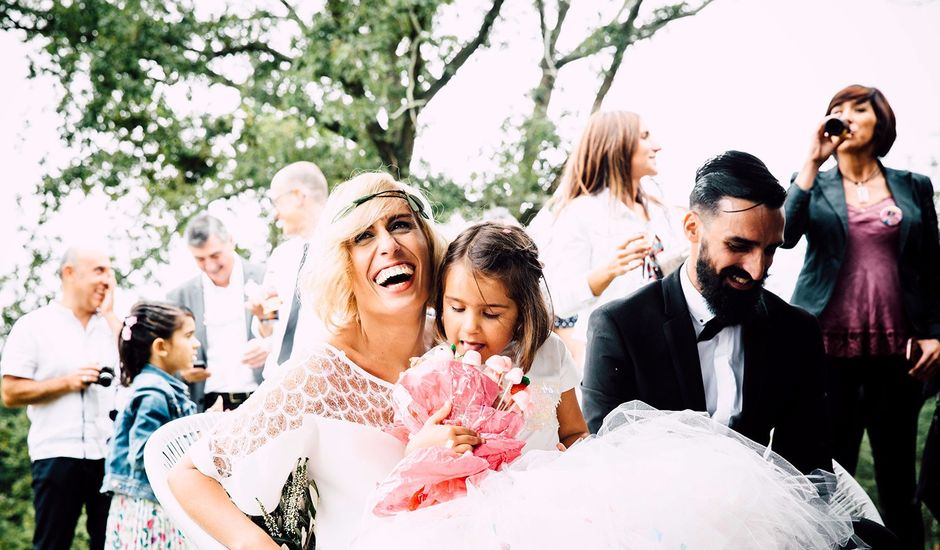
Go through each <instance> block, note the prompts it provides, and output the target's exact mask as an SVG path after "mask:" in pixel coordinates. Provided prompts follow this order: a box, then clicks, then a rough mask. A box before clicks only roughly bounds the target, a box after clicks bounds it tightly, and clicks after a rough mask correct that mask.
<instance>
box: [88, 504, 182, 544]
mask: <svg viewBox="0 0 940 550" xmlns="http://www.w3.org/2000/svg"><path fill="white" fill-rule="evenodd" d="M105 548H108V549H114V550H123V549H138V548H139V549H148V550H149V549H157V548H160V549H166V550H177V549H180V550H183V549H186V548H189V545H187V544H186V538H185V537H184V536H183V533H181V532H180V530H179V529H177V528H176V526H175V525H173V522H172V521H170V518H169V517H168V516H167V515H166V514H165V513H164V512H163V508H161V507H160V505H159V504H157V503H156V502H154V501H152V500H147V499H144V498H134V497H129V496H127V495H118V494H116V495H114V498H112V499H111V509H110V511H109V512H108V529H107V538H106V539H105Z"/></svg>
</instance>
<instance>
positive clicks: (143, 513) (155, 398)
mask: <svg viewBox="0 0 940 550" xmlns="http://www.w3.org/2000/svg"><path fill="white" fill-rule="evenodd" d="M195 331H196V324H195V322H194V321H193V316H192V313H191V312H190V311H189V310H186V309H183V308H180V307H177V306H175V305H171V304H165V303H160V302H138V303H137V304H135V305H134V307H133V308H132V309H131V313H130V315H129V316H128V317H127V318H126V319H124V326H123V328H122V329H121V334H120V336H119V337H118V350H119V353H120V357H121V383H122V384H124V385H125V386H130V387H131V389H132V390H133V394H132V395H131V398H130V400H129V401H128V403H127V407H125V409H124V412H123V413H122V414H121V416H120V418H118V419H117V423H116V424H115V433H114V438H113V439H112V440H111V450H110V453H109V455H108V463H107V466H106V470H105V478H104V483H103V484H102V487H101V490H102V492H111V493H113V495H114V496H113V498H112V500H111V509H110V512H109V513H108V528H107V538H106V542H105V546H106V547H107V548H114V549H119V548H120V549H125V548H163V549H175V548H185V547H186V542H185V539H184V538H183V534H182V533H181V532H180V531H179V530H178V529H176V527H175V526H174V525H173V523H172V522H171V521H170V519H169V517H167V516H166V515H165V514H164V512H163V509H162V508H161V507H160V504H159V503H158V502H157V499H156V497H155V496H154V494H153V490H152V489H151V488H150V482H149V481H148V480H147V472H146V471H145V470H144V445H146V443H147V440H148V439H150V436H151V435H152V434H153V432H155V431H156V430H157V428H159V427H160V426H162V425H164V424H166V423H167V422H169V421H171V420H175V419H177V418H179V417H181V416H187V415H190V414H193V413H195V412H196V405H195V404H194V403H193V402H192V401H191V400H190V399H189V394H188V392H187V389H186V384H185V383H184V382H183V381H182V380H180V379H178V378H176V376H174V375H175V374H176V373H177V372H179V371H181V370H183V369H188V368H191V367H192V365H193V355H194V354H195V352H196V349H197V348H198V347H199V341H198V340H196V337H195Z"/></svg>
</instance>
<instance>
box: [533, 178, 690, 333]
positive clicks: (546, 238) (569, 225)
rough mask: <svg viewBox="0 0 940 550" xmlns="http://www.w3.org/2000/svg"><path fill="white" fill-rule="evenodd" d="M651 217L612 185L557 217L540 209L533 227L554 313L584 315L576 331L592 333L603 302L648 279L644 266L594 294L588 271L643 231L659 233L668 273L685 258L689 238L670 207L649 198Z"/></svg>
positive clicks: (662, 260)
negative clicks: (614, 194) (591, 322)
mask: <svg viewBox="0 0 940 550" xmlns="http://www.w3.org/2000/svg"><path fill="white" fill-rule="evenodd" d="M649 216H650V220H649V221H648V222H646V221H644V220H643V219H641V218H640V216H638V215H637V214H636V212H634V211H633V210H630V209H629V208H627V206H626V205H625V204H623V203H622V202H621V201H618V200H611V195H610V190H609V189H604V190H603V191H601V192H600V193H598V194H596V195H581V196H580V197H577V198H576V199H574V200H572V201H571V202H570V203H568V204H567V205H565V207H564V208H562V210H561V211H560V212H559V213H558V216H557V217H555V218H554V219H552V215H551V213H550V212H540V213H539V215H537V216H536V218H535V219H534V220H533V223H532V225H530V228H529V233H530V235H532V238H533V240H534V241H535V243H536V245H537V246H538V248H539V255H540V257H541V260H542V262H543V263H544V264H545V279H546V282H547V283H548V288H549V291H550V293H551V298H552V306H553V308H554V313H555V315H556V316H558V317H571V316H573V315H577V316H578V323H577V325H575V335H576V337H579V338H580V339H582V340H585V339H586V336H587V323H588V318H589V317H590V314H591V312H593V311H594V309H596V308H597V307H599V306H601V305H603V304H605V303H607V302H609V301H611V300H615V299H617V298H624V297H626V296H628V295H630V294H631V293H633V292H634V291H636V290H637V289H639V288H640V287H641V286H643V285H644V284H645V283H647V282H649V281H648V280H646V279H645V278H644V272H643V268H642V266H641V267H639V268H637V269H633V270H631V271H629V272H627V273H625V274H623V275H621V276H619V277H617V278H616V279H614V280H613V281H612V282H611V283H610V285H609V286H608V287H607V288H606V289H605V290H604V291H603V292H602V293H601V295H600V296H594V293H593V292H592V291H591V287H590V286H589V285H588V280H587V279H588V274H589V273H590V272H591V271H593V270H594V269H597V268H598V267H600V266H602V265H605V264H607V263H609V262H610V261H611V260H612V259H613V257H614V255H615V250H616V249H617V247H618V246H620V245H621V244H623V242H624V241H625V240H626V239H627V238H629V237H630V236H632V235H635V234H637V233H652V234H655V235H656V236H658V237H659V239H660V241H661V242H662V244H663V252H662V253H661V254H659V255H658V256H657V260H659V262H660V265H661V266H662V268H663V270H664V271H665V272H666V273H669V272H671V271H673V270H674V269H675V268H676V267H677V264H679V263H681V261H682V258H683V257H684V256H685V253H686V250H687V249H688V243H687V241H686V240H685V239H682V238H680V236H679V235H678V233H677V232H676V230H675V229H674V228H673V225H672V223H671V219H670V214H669V211H668V207H661V206H659V205H658V204H656V203H653V202H650V204H649Z"/></svg>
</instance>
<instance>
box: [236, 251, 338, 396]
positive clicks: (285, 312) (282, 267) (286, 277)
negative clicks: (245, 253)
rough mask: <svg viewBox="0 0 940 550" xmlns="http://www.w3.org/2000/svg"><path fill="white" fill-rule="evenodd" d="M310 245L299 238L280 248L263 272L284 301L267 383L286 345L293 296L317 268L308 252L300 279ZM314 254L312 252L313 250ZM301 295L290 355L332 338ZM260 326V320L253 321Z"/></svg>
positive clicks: (272, 339) (268, 363) (266, 369)
mask: <svg viewBox="0 0 940 550" xmlns="http://www.w3.org/2000/svg"><path fill="white" fill-rule="evenodd" d="M308 242H309V241H307V240H306V239H302V238H300V237H295V238H293V239H290V240H288V241H286V242H284V243H281V244H280V245H278V247H277V248H275V249H274V250H273V251H272V252H271V257H270V258H268V263H267V266H266V270H265V272H264V283H263V286H264V287H265V288H273V289H274V290H275V291H277V295H278V296H279V297H280V298H281V301H282V304H281V309H280V310H279V311H278V319H277V321H276V322H275V324H274V332H273V333H271V336H270V338H269V341H270V343H271V351H270V353H268V358H267V360H266V361H265V363H264V372H263V376H264V379H265V380H267V379H268V378H270V377H271V376H272V375H273V374H274V373H275V372H276V371H277V370H278V367H279V365H278V364H277V359H278V356H279V355H280V354H281V343H282V342H283V341H284V331H285V330H286V329H287V320H288V319H289V318H290V311H291V305H292V304H293V300H294V295H295V293H297V292H302V289H303V281H304V276H305V275H306V274H307V273H308V272H309V270H310V268H311V267H312V266H313V265H315V264H316V262H315V261H314V259H313V258H311V257H310V255H309V252H308V255H307V259H306V260H305V261H304V265H303V270H304V271H303V273H302V274H301V275H300V277H298V273H299V271H300V269H301V265H300V260H301V258H303V255H304V245H305V244H307V243H308ZM310 250H312V249H310ZM302 298H303V296H302V294H301V303H300V309H299V310H298V314H297V325H296V326H295V327H294V345H293V347H292V348H291V355H294V354H298V353H304V352H305V350H309V349H310V348H311V346H312V344H315V343H317V342H324V341H326V339H327V338H328V337H329V332H328V331H327V330H326V327H325V326H324V325H323V323H322V322H321V321H320V319H319V318H318V317H317V316H316V315H315V314H314V313H313V308H312V307H311V306H310V304H304V302H303V299H302ZM253 323H257V318H256V319H255V320H254V321H253Z"/></svg>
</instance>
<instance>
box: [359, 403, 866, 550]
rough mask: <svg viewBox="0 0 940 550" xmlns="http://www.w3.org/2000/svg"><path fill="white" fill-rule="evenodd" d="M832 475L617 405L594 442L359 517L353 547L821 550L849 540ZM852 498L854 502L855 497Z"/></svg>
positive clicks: (702, 420) (690, 424)
mask: <svg viewBox="0 0 940 550" xmlns="http://www.w3.org/2000/svg"><path fill="white" fill-rule="evenodd" d="M835 492H836V481H835V476H833V475H832V474H825V473H820V474H819V475H813V476H804V475H802V474H800V472H799V471H797V470H796V469H795V468H793V466H791V465H790V464H789V463H787V462H786V461H785V460H783V459H782V458H780V457H779V456H778V455H776V454H774V453H771V452H770V451H768V450H767V449H766V448H765V447H763V446H761V445H758V444H756V443H754V442H752V441H750V440H748V439H746V438H744V437H743V436H741V435H739V434H737V433H736V432H734V431H732V430H729V429H728V428H726V427H724V426H721V425H719V424H717V423H715V422H713V421H712V420H710V419H709V418H707V417H706V416H704V415H702V414H699V413H694V412H690V411H683V412H662V411H657V410H655V409H651V408H649V407H647V406H646V405H644V404H642V403H639V402H632V403H628V404H625V405H621V407H620V408H618V409H617V410H615V411H614V412H613V413H611V415H609V416H608V417H607V419H606V420H605V423H604V427H603V428H602V430H601V431H600V433H599V434H598V436H597V437H592V438H589V439H586V440H584V441H582V442H580V443H578V444H576V445H574V446H572V448H571V449H569V450H568V451H566V452H550V451H532V452H530V453H527V454H526V455H524V456H523V457H521V458H520V459H518V460H517V461H516V462H514V463H513V464H511V465H510V466H509V467H507V468H504V469H503V470H502V471H500V472H495V473H493V474H491V475H489V476H487V477H486V478H484V479H483V480H482V481H481V482H480V483H479V484H478V485H477V486H471V487H470V489H469V491H468V495H467V496H466V497H465V498H462V499H458V500H454V501H451V502H447V503H444V504H440V505H436V506H432V507H430V508H427V509H422V510H418V511H415V512H405V513H400V514H398V515H396V516H393V517H389V518H377V517H374V516H369V517H367V518H366V519H365V520H364V524H363V530H362V531H361V533H360V534H359V536H358V537H357V538H356V541H355V543H354V547H355V548H361V549H364V548H408V549H418V548H451V549H458V548H467V549H474V550H477V549H490V548H492V549H499V550H504V549H511V550H523V549H540V550H541V549H546V548H583V549H598V548H631V549H647V548H649V549H660V548H669V549H675V550H680V549H684V550H695V549H702V548H707V549H719V548H728V549H731V548H734V549H740V548H780V549H789V548H792V549H800V550H803V549H807V548H832V547H833V545H838V544H840V543H843V542H845V541H846V540H848V539H849V538H850V537H851V535H852V526H851V516H852V511H851V510H849V508H848V506H847V505H846V502H845V498H844V496H840V497H838V498H835V499H827V501H828V502H827V501H824V500H823V499H822V498H820V496H819V495H820V494H827V495H831V494H834V493H835ZM861 496H862V497H863V499H864V498H866V497H864V494H863V493H862V495H861Z"/></svg>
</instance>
